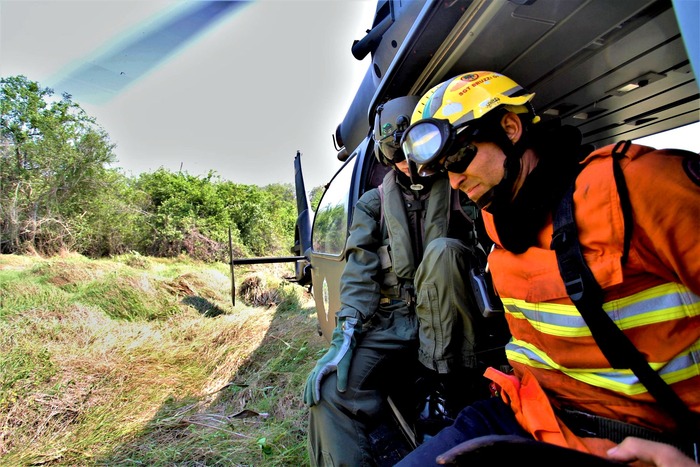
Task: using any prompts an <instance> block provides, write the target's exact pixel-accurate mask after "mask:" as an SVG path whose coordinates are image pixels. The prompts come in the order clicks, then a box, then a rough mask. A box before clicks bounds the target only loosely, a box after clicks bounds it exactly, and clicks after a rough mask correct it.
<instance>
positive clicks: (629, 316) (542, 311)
mask: <svg viewBox="0 0 700 467" xmlns="http://www.w3.org/2000/svg"><path fill="white" fill-rule="evenodd" d="M501 301H502V302H503V305H504V306H505V309H506V313H508V314H509V315H510V316H511V317H512V318H516V319H525V320H527V321H528V322H529V323H530V325H531V326H532V327H533V328H535V329H536V330H538V331H539V332H542V333H544V334H549V335H552V336H560V337H588V336H590V335H591V330H590V329H589V328H588V326H587V325H586V323H585V321H584V320H583V317H581V314H580V313H579V311H578V310H577V309H576V307H575V306H574V305H559V304H554V303H529V302H526V301H525V300H518V299H514V298H505V297H504V298H502V299H501ZM603 309H604V310H605V311H606V312H607V313H611V312H613V313H612V316H611V317H612V318H613V320H614V321H615V324H617V325H618V327H620V329H630V328H634V327H637V326H646V325H649V324H654V323H660V322H664V321H673V320H675V319H680V318H686V317H689V316H700V297H699V296H697V295H695V294H694V293H693V292H691V291H690V290H689V289H688V288H687V287H685V286H683V285H681V284H676V283H668V284H662V285H658V286H656V287H652V288H650V289H647V290H644V291H642V292H639V293H636V294H634V295H630V296H629V297H624V298H620V299H617V300H611V301H609V302H607V303H605V304H604V305H603Z"/></svg>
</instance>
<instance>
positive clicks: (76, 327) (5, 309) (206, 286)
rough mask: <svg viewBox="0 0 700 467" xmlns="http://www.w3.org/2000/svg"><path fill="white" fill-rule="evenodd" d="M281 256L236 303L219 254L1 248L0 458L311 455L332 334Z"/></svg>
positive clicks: (250, 277)
mask: <svg viewBox="0 0 700 467" xmlns="http://www.w3.org/2000/svg"><path fill="white" fill-rule="evenodd" d="M285 267H286V266H284V265H275V266H255V267H254V268H255V270H253V269H252V268H253V267H250V268H249V269H248V270H245V269H242V268H240V267H238V268H237V270H236V277H237V278H240V282H239V284H238V288H242V289H243V291H245V292H246V293H245V294H243V295H242V296H240V297H239V298H238V299H237V301H236V306H235V307H233V306H232V305H231V302H230V278H229V277H228V265H225V264H216V265H212V264H204V263H198V262H192V261H189V260H187V259H185V258H181V259H178V260H158V259H154V258H144V257H140V256H138V255H125V256H121V257H116V258H113V259H111V260H88V259H86V258H83V257H80V256H71V255H66V256H64V257H56V258H49V259H42V258H38V257H21V256H8V255H0V464H2V465H13V466H14V465H71V466H73V465H182V466H185V465H187V466H200V465H201V466H204V465H207V466H214V465H227V466H230V465H240V466H243V465H246V466H255V465H265V466H282V465H285V466H286V465H307V464H308V457H307V453H306V433H305V430H306V409H305V408H304V406H303V403H302V401H301V397H300V394H301V391H302V388H303V384H304V380H305V377H306V374H307V373H308V371H309V370H310V369H311V367H312V366H313V364H314V363H315V360H316V358H317V357H318V356H319V354H320V353H322V352H323V349H324V347H325V343H324V342H323V341H322V339H321V338H320V337H319V336H318V335H317V333H316V329H317V326H316V319H315V312H314V309H313V305H312V302H311V300H310V296H309V295H308V294H307V293H306V292H305V291H304V290H303V289H302V288H301V287H299V286H296V285H294V284H290V283H287V282H285V281H284V280H280V277H282V276H284V275H285V274H289V271H288V270H286V269H285ZM251 297H253V298H256V299H261V297H262V302H256V305H258V306H251V305H247V304H246V303H245V302H246V301H248V303H251Z"/></svg>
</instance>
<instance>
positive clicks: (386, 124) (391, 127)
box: [374, 96, 418, 166]
mask: <svg viewBox="0 0 700 467" xmlns="http://www.w3.org/2000/svg"><path fill="white" fill-rule="evenodd" d="M417 103H418V96H404V97H397V98H396V99H392V100H390V101H387V102H385V103H383V104H380V105H379V106H378V107H377V110H376V112H375V115H374V156H375V157H376V158H377V160H378V161H379V162H380V163H381V164H383V165H388V166H393V165H394V164H396V163H397V162H401V161H402V160H405V156H404V154H403V151H402V150H401V136H402V135H403V132H404V131H405V130H406V128H408V126H409V125H410V124H411V115H413V110H414V108H415V107H416V104H417Z"/></svg>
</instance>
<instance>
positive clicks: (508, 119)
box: [501, 112, 523, 143]
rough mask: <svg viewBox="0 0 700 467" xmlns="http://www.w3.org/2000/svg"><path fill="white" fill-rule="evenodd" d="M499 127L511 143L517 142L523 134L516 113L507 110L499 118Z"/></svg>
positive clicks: (521, 125) (521, 124)
mask: <svg viewBox="0 0 700 467" xmlns="http://www.w3.org/2000/svg"><path fill="white" fill-rule="evenodd" d="M501 127H502V128H503V131H505V132H506V136H508V139H509V140H510V141H511V142H512V143H517V142H518V141H519V140H520V137H521V136H522V135H523V123H522V122H521V121H520V117H518V114H516V113H513V112H507V113H506V114H505V115H504V116H503V117H502V118H501Z"/></svg>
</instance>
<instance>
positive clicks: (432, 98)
mask: <svg viewBox="0 0 700 467" xmlns="http://www.w3.org/2000/svg"><path fill="white" fill-rule="evenodd" d="M533 97H535V95H534V94H530V93H527V92H526V91H525V90H524V89H523V87H522V86H520V85H519V84H518V83H516V82H515V81H513V80H512V79H510V78H508V77H507V76H504V75H501V74H500V73H495V72H493V71H474V72H470V73H464V74H461V75H459V76H455V77H454V78H452V79H449V80H447V81H445V82H443V83H441V84H438V85H437V86H435V87H433V88H432V89H430V90H429V91H428V92H426V93H425V94H424V95H423V97H422V98H421V99H420V101H418V105H416V108H415V110H414V112H413V115H412V117H411V123H415V122H417V121H419V120H422V119H425V118H435V119H441V120H447V121H449V122H450V123H451V124H452V125H453V126H457V125H460V124H464V123H467V122H469V121H472V120H476V119H479V118H481V117H483V116H484V115H485V114H486V113H488V112H489V111H491V110H493V109H495V108H498V107H501V106H508V107H509V108H508V110H510V111H511V112H515V113H527V112H532V113H533V115H534V111H533V109H532V107H531V104H529V103H530V101H531V100H532V98H533ZM536 120H537V118H536ZM533 123H536V121H533Z"/></svg>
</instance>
